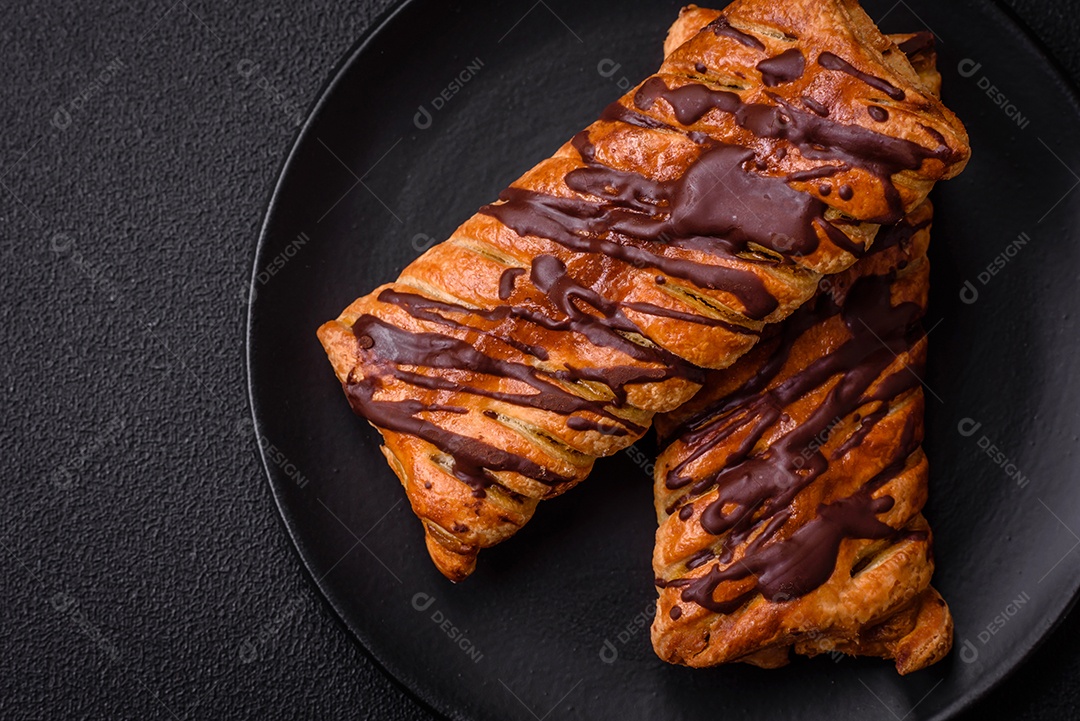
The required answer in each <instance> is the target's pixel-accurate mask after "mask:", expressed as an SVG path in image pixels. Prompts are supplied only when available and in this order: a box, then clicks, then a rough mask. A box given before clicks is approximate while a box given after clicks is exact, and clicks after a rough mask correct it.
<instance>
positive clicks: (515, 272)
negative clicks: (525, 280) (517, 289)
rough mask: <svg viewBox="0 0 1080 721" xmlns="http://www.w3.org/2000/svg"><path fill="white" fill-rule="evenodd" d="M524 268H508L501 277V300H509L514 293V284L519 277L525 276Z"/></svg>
mask: <svg viewBox="0 0 1080 721" xmlns="http://www.w3.org/2000/svg"><path fill="white" fill-rule="evenodd" d="M524 274H525V269H524V268H507V269H506V270H504V271H503V273H502V275H500V276H499V300H509V298H510V296H511V295H513V293H514V283H516V282H517V279H518V276H519V275H524Z"/></svg>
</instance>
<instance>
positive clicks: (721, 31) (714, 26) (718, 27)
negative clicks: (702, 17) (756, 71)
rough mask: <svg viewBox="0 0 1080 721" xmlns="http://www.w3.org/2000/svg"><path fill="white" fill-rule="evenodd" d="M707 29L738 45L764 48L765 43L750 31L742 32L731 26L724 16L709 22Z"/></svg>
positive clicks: (757, 48) (758, 48) (755, 48)
mask: <svg viewBox="0 0 1080 721" xmlns="http://www.w3.org/2000/svg"><path fill="white" fill-rule="evenodd" d="M709 29H710V30H712V31H713V32H714V33H716V34H717V35H718V36H721V37H727V38H731V39H732V40H734V41H735V42H737V43H739V44H740V45H745V46H746V47H748V48H752V49H754V50H764V49H765V43H763V42H761V41H760V40H758V39H757V38H755V37H754V36H753V35H751V34H750V33H744V32H743V31H742V30H739V29H738V28H735V27H732V26H731V23H729V22H728V19H727V18H726V17H723V16H720V17H718V18H717V19H716V20H713V21H712V22H711V23H710V24H709Z"/></svg>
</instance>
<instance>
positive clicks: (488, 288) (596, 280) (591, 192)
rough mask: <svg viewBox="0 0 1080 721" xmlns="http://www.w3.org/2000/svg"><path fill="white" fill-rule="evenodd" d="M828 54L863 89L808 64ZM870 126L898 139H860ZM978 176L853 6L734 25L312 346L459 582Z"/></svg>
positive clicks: (760, 0)
mask: <svg viewBox="0 0 1080 721" xmlns="http://www.w3.org/2000/svg"><path fill="white" fill-rule="evenodd" d="M717 23H719V24H717ZM732 28H736V29H737V30H732ZM795 49H801V50H800V52H803V53H805V54H806V56H807V57H806V58H805V62H804V63H803V66H804V68H803V72H802V74H801V75H800V76H799V77H798V78H794V79H792V80H790V81H785V82H783V83H780V84H778V85H777V84H772V83H771V82H770V84H766V82H765V80H764V75H763V73H762V72H761V71H760V70H759V69H758V66H759V64H761V63H762V62H763V61H765V60H769V59H770V58H772V57H774V56H776V55H780V54H783V53H785V52H790V51H793V50H795ZM823 51H827V52H832V53H834V54H836V55H837V57H842V58H843V59H844V62H845V63H850V64H852V65H853V66H858V67H859V68H860V70H859V71H858V72H860V73H863V75H864V79H863V80H859V79H857V78H856V77H855V76H853V75H852V74H850V73H849V72H847V71H837V70H830V69H828V68H826V67H823V66H822V65H821V64H819V63H816V62H811V61H812V60H813V58H816V57H818V54H820V53H821V52H823ZM833 64H835V63H833ZM871 77H872V78H873V79H872V80H871V81H870V83H869V84H868V83H867V82H866V81H865V79H866V78H871ZM875 86H878V87H875ZM880 87H887V88H889V89H891V90H890V92H891V94H892V95H893V96H896V97H892V98H889V97H884V96H883V95H882V92H881V91H880V89H879V88H880ZM808 93H810V94H813V96H814V98H816V100H811V101H810V102H811V104H817V105H819V106H822V107H823V106H825V105H827V110H828V112H827V117H825V116H823V115H821V114H818V113H815V112H811V111H810V110H807V109H806V107H805V106H806V101H805V100H804V97H809V96H808V95H807V94H808ZM900 96H903V99H899V98H900ZM878 103H880V104H881V106H882V107H884V106H888V113H889V118H888V119H887V120H884V121H875V120H873V119H871V118H870V117H868V116H867V115H866V112H867V107H868V106H869V105H872V104H878ZM822 104H823V105H822ZM822 107H819V108H818V110H819V111H821V110H822ZM969 152H970V151H969V148H968V143H967V136H966V133H965V131H964V129H963V126H962V125H961V124H960V123H959V121H958V120H957V119H956V118H955V116H953V115H952V113H950V112H949V111H948V110H947V109H945V108H944V107H943V106H942V105H941V104H940V102H938V100H937V99H936V98H935V97H933V95H932V94H930V93H927V92H926V89H925V86H924V85H923V84H922V82H921V81H920V80H919V77H918V75H917V74H916V73H915V71H914V70H913V69H912V67H911V66H910V65H909V64H907V61H906V60H904V59H903V56H902V54H900V53H897V52H895V47H894V46H893V45H892V43H891V42H890V41H889V40H888V39H886V38H885V37H884V36H882V35H881V34H880V33H879V32H878V31H877V29H876V28H875V27H874V26H873V23H872V22H871V21H870V19H869V18H868V17H867V16H866V15H865V13H863V12H862V11H861V10H860V9H859V8H858V6H857V5H854V4H853V3H851V2H847V1H846V0H800V1H799V2H792V3H786V4H783V5H782V8H781V4H779V3H772V2H764V0H754V1H740V2H736V3H734V4H733V5H731V6H730V7H729V8H728V9H727V10H725V11H724V13H723V15H722V16H720V17H719V18H718V19H717V21H716V22H714V23H713V24H712V25H710V26H709V27H708V28H705V29H703V30H701V31H700V32H698V33H697V34H695V35H694V37H692V38H691V39H689V40H688V41H687V42H686V43H684V44H683V45H682V46H680V47H679V48H677V49H676V50H675V51H674V52H673V53H672V54H671V56H670V57H669V58H668V59H667V60H666V61H665V63H664V65H663V67H662V68H661V70H660V72H659V73H658V74H657V75H655V76H653V77H652V78H650V79H649V80H647V81H646V82H645V83H643V84H642V85H640V86H638V87H637V88H635V89H634V90H633V91H631V92H630V93H628V94H627V95H626V96H624V97H623V98H621V99H619V100H618V101H617V102H616V103H614V104H613V105H612V106H611V107H610V108H609V109H608V110H607V111H605V113H604V116H603V117H602V119H601V120H599V121H597V122H596V123H594V124H593V125H591V126H590V127H589V128H588V129H586V130H585V131H584V132H583V133H580V134H578V135H577V136H575V138H574V140H573V141H571V142H569V143H567V144H565V145H564V146H563V147H562V148H560V149H559V151H558V152H557V153H556V154H555V155H554V156H553V157H551V158H549V159H547V160H545V161H542V162H541V163H539V164H538V165H537V166H536V167H535V168H533V169H532V170H530V171H528V172H527V173H526V174H525V175H524V176H523V177H522V178H521V179H519V180H518V181H517V182H515V183H514V184H513V186H511V188H510V189H508V190H507V191H506V192H504V193H503V194H502V196H501V198H500V201H499V202H498V203H495V204H493V205H491V206H487V207H485V208H484V209H482V210H481V212H480V213H478V214H477V215H474V216H473V217H472V218H470V219H469V220H467V221H466V222H465V223H464V224H463V225H462V226H461V227H460V228H458V230H457V231H455V232H454V234H453V235H452V236H451V238H450V239H449V240H447V241H445V242H443V243H441V244H439V245H436V246H435V247H433V248H431V249H430V250H429V251H428V252H426V253H425V254H424V255H423V256H422V257H420V258H419V259H417V260H416V261H415V262H413V263H412V264H410V265H409V266H408V267H407V268H406V269H405V270H404V271H403V272H402V274H401V276H400V277H399V278H398V280H397V281H395V282H394V283H391V284H388V285H385V286H382V287H381V288H378V289H376V290H375V291H374V292H372V293H371V294H369V295H367V296H364V297H362V298H360V299H358V300H357V301H355V302H354V303H353V304H352V305H350V306H349V307H348V308H347V309H346V310H345V311H344V312H343V313H342V314H341V315H340V316H339V317H338V318H337V319H336V320H334V321H331V322H329V323H327V324H325V325H323V326H322V327H321V328H320V329H319V338H320V340H321V341H322V343H323V345H324V347H325V348H326V351H327V354H328V356H329V357H330V361H331V363H332V365H333V368H334V371H335V373H336V374H337V377H338V379H339V380H340V381H341V383H342V385H343V387H344V389H345V391H346V394H347V396H348V397H349V400H350V402H351V404H352V406H353V408H354V410H355V411H356V412H357V413H358V414H360V415H362V416H364V417H366V418H367V419H368V420H369V421H371V422H372V424H373V425H374V426H375V427H376V428H378V429H379V431H380V432H381V433H382V435H383V441H384V447H383V451H384V454H385V455H386V457H387V460H388V462H389V463H390V466H391V467H392V468H393V469H394V471H395V473H396V474H397V475H398V477H399V479H400V480H401V482H402V484H403V485H404V487H405V490H406V492H407V494H408V497H409V500H410V502H411V504H412V508H413V511H414V512H415V513H416V515H417V516H419V517H420V518H421V520H422V521H423V523H424V527H425V531H426V534H427V546H428V549H429V551H430V552H431V555H432V558H433V560H434V561H435V563H436V565H437V566H438V567H439V569H440V570H441V571H442V572H443V573H444V574H445V575H446V576H447V577H449V578H451V579H453V580H461V579H463V578H465V577H466V576H467V575H468V574H469V573H471V572H472V570H473V568H474V567H475V562H476V554H477V552H478V551H479V549H481V548H485V547H488V546H491V545H493V544H495V543H498V542H500V541H502V540H504V539H506V538H508V537H509V536H510V535H512V534H513V533H514V532H515V531H516V530H517V529H518V528H520V526H521V525H522V524H524V523H525V522H526V521H528V519H529V518H530V517H531V515H532V513H533V512H534V510H535V507H536V504H537V503H538V501H540V500H542V499H544V498H550V497H553V496H556V495H558V494H560V493H562V492H564V491H566V490H567V489H569V488H570V487H572V486H573V485H575V484H576V483H578V482H580V481H581V480H582V479H584V478H585V477H586V475H588V473H589V471H590V470H591V468H592V465H593V462H594V460H595V459H596V458H597V457H601V456H606V455H610V454H613V453H615V452H617V451H619V450H621V449H623V448H625V447H627V446H628V445H630V444H631V443H632V442H634V441H635V440H636V439H637V438H639V437H640V436H641V435H642V434H643V433H644V432H645V430H646V429H647V428H648V426H649V424H650V422H651V419H652V417H653V415H654V414H656V413H659V412H666V411H671V410H673V409H675V408H677V407H678V406H680V405H681V404H682V403H684V402H685V401H687V400H688V399H689V398H691V397H692V396H693V395H694V394H695V393H696V392H697V390H698V389H699V388H700V385H701V383H702V381H703V380H704V375H703V373H702V371H701V370H700V369H701V368H711V369H719V368H726V367H728V366H729V365H731V364H732V363H733V362H734V361H736V360H737V359H738V358H739V357H740V356H741V355H742V354H744V353H745V352H747V351H748V350H750V349H751V348H752V347H753V346H754V345H755V343H757V341H758V338H759V334H760V333H761V331H762V330H763V329H764V328H766V327H767V326H768V325H769V324H771V323H776V322H778V321H781V320H783V319H784V318H786V317H787V316H789V315H790V314H791V313H792V312H793V311H795V310H796V309H797V308H798V307H799V306H801V305H802V304H803V303H804V302H806V300H807V299H809V298H810V297H811V296H812V295H813V294H814V292H815V289H816V287H817V284H818V281H819V280H820V279H821V277H822V275H823V274H830V273H837V272H841V271H843V270H845V269H847V268H848V267H850V266H851V265H852V264H853V263H854V262H855V260H856V258H857V257H858V256H859V255H862V254H864V253H865V251H866V249H867V248H868V247H869V246H870V244H871V243H872V242H873V239H874V236H875V234H876V232H877V229H878V227H879V224H880V223H882V222H892V221H895V220H897V219H899V218H900V217H902V215H903V213H905V212H907V211H909V210H911V209H912V208H914V207H916V206H918V205H919V204H920V203H921V202H922V201H923V199H924V198H925V195H926V193H927V192H929V190H930V188H931V187H932V185H933V184H934V183H935V182H936V181H937V180H939V179H942V178H947V177H951V176H952V175H955V174H956V173H958V172H960V170H961V169H962V168H963V166H964V165H965V163H966V162H967V158H968V155H969ZM826 186H828V188H829V190H828V191H826V190H825V188H826Z"/></svg>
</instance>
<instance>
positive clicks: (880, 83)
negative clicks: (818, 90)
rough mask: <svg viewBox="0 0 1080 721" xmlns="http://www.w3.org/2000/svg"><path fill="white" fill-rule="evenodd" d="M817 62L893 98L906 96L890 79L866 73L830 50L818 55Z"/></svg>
mask: <svg viewBox="0 0 1080 721" xmlns="http://www.w3.org/2000/svg"><path fill="white" fill-rule="evenodd" d="M817 62H818V65H820V66H821V67H823V68H825V69H826V70H837V71H839V72H842V73H847V74H848V75H850V76H851V77H853V78H856V79H858V80H861V81H863V82H864V83H866V84H867V85H869V86H870V87H872V88H874V89H875V90H880V91H881V92H883V93H885V94H886V95H888V96H889V97H890V98H892V99H893V100H903V99H904V98H905V97H906V96H905V95H904V91H903V90H901V89H900V88H898V87H896V86H895V85H893V84H892V83H890V82H889V81H888V80H884V79H882V78H879V77H877V76H876V75H870V74H869V73H864V72H863V71H861V70H859V69H858V68H856V67H855V66H854V65H852V64H851V63H849V62H848V61H847V60H844V59H843V58H841V57H839V56H837V55H833V54H832V53H830V52H824V53H822V54H821V55H818V59H817Z"/></svg>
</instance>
